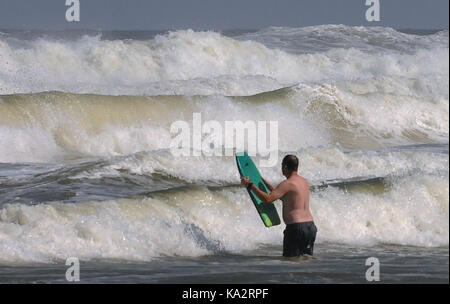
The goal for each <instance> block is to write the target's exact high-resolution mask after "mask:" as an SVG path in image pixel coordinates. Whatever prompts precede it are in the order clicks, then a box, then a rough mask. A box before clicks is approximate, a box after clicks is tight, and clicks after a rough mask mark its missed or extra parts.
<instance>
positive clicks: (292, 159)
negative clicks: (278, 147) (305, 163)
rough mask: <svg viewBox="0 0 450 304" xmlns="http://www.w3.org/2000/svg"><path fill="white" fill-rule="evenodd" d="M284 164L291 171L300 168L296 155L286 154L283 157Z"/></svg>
mask: <svg viewBox="0 0 450 304" xmlns="http://www.w3.org/2000/svg"><path fill="white" fill-rule="evenodd" d="M281 165H282V166H285V167H286V168H287V169H288V170H289V171H297V170H298V158H297V156H295V155H286V156H285V157H284V158H283V162H282V163H281Z"/></svg>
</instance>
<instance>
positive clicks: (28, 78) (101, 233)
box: [0, 25, 449, 281]
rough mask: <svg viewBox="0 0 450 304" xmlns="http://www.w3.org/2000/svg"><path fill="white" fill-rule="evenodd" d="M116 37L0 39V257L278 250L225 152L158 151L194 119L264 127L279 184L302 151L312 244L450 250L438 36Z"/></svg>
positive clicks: (443, 60) (442, 51) (445, 109)
mask: <svg viewBox="0 0 450 304" xmlns="http://www.w3.org/2000/svg"><path fill="white" fill-rule="evenodd" d="M128 35H129V36H126V37H119V38H117V37H115V38H110V37H107V36H106V34H102V33H98V32H97V33H84V34H83V33H80V34H77V35H73V36H70V35H68V36H67V37H64V35H62V34H61V33H59V34H58V33H51V32H50V33H39V32H35V33H34V32H32V33H27V32H25V33H24V32H20V31H3V32H2V31H0V263H2V264H6V265H17V264H23V263H34V262H38V263H54V262H55V261H60V260H65V259H66V258H67V257H71V256H74V257H78V258H80V259H81V260H84V261H89V260H115V259H117V260H126V261H143V262H148V261H153V260H154V259H155V258H161V257H183V258H186V257H202V256H210V255H213V256H214V255H221V254H223V253H230V254H246V253H248V252H252V250H253V251H255V250H260V249H261V248H264V246H272V245H276V246H279V248H281V245H282V234H283V229H284V225H279V226H276V227H273V228H265V227H264V225H263V224H262V222H261V220H260V218H259V216H258V214H257V213H256V211H255V209H254V207H253V206H252V202H251V201H250V199H249V197H248V195H247V193H246V191H245V189H243V188H242V187H241V186H239V176H238V172H237V169H236V164H235V160H234V158H233V157H228V156H227V157H206V156H196V157H175V156H173V155H172V154H171V152H170V143H171V140H172V137H173V135H172V134H171V133H170V126H171V124H172V123H173V122H174V121H176V120H185V121H187V122H189V123H192V120H193V116H192V115H193V113H194V112H200V113H201V115H202V120H203V121H207V120H217V121H219V122H221V123H223V122H225V121H230V120H241V121H247V120H252V121H273V120H276V121H278V129H279V132H278V135H279V137H278V138H279V139H278V151H276V152H277V153H278V162H277V165H276V166H274V167H271V168H261V173H262V175H263V176H264V177H266V178H267V179H268V180H269V181H271V182H272V183H274V184H277V183H279V182H280V181H281V180H282V178H283V177H282V175H281V170H280V162H281V159H282V158H283V156H284V155H286V154H288V153H295V154H296V155H297V156H298V157H299V159H300V168H299V172H300V174H301V175H303V176H304V177H305V178H307V179H308V180H309V182H310V184H311V190H312V192H311V208H312V213H313V216H314V218H315V222H316V225H317V227H318V230H319V232H318V235H317V247H318V249H317V250H318V251H320V244H324V246H325V244H339V245H344V246H350V247H351V248H355V247H359V246H365V247H374V248H377V247H379V246H391V245H392V246H413V247H417V248H448V243H449V179H448V178H449V173H448V171H449V170H448V169H449V154H448V152H449V150H448V147H449V144H448V137H449V96H448V95H449V32H448V30H444V31H437V32H435V33H432V34H427V35H415V34H407V33H403V32H400V31H396V30H394V29H391V28H381V27H370V28H369V27H349V26H343V25H324V26H314V27H305V28H267V29H262V30H259V31H251V32H250V31H247V32H245V31H241V32H239V33H234V34H233V33H218V32H212V31H205V32H198V31H192V30H178V31H173V32H161V33H158V34H155V35H151V36H150V37H145V38H139V39H138V38H136V37H134V36H133V34H132V33H131V34H130V33H128ZM258 159H259V157H256V158H255V160H258ZM276 207H277V209H278V211H279V213H280V214H281V204H280V203H279V202H277V203H276ZM350 247H349V248H350ZM280 254H281V252H280ZM447 262H448V250H447ZM447 265H448V264H447ZM447 268H448V267H447ZM447 281H448V272H447Z"/></svg>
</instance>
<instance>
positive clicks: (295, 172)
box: [286, 171, 298, 179]
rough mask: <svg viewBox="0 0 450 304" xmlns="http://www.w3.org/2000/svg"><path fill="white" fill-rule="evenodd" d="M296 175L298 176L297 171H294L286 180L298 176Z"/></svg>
mask: <svg viewBox="0 0 450 304" xmlns="http://www.w3.org/2000/svg"><path fill="white" fill-rule="evenodd" d="M296 175H298V173H297V171H292V172H291V173H290V174H289V176H288V177H286V179H290V178H291V177H293V176H296Z"/></svg>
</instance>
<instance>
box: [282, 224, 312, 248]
mask: <svg viewBox="0 0 450 304" xmlns="http://www.w3.org/2000/svg"><path fill="white" fill-rule="evenodd" d="M283 233H284V238H283V256H285V257H297V256H300V255H304V254H309V255H313V249H314V241H315V240H316V234H317V227H316V225H314V222H313V221H311V222H303V223H294V224H288V225H286V229H285V230H284V232H283Z"/></svg>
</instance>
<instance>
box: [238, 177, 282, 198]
mask: <svg viewBox="0 0 450 304" xmlns="http://www.w3.org/2000/svg"><path fill="white" fill-rule="evenodd" d="M241 183H242V184H243V185H244V186H245V187H248V185H249V184H250V183H251V181H250V179H249V178H244V177H241ZM287 186H288V185H287V183H286V182H285V181H283V182H282V183H281V184H280V185H279V186H278V187H276V188H275V189H274V190H273V191H272V192H270V194H267V193H265V192H264V191H261V190H260V189H259V188H258V187H256V185H255V184H253V183H252V187H251V190H252V191H253V192H254V193H255V194H256V196H257V197H259V199H260V200H262V201H263V202H264V203H267V204H269V203H272V202H274V201H276V200H277V199H280V198H282V197H283V196H284V195H285V194H286V192H288V188H287Z"/></svg>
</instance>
